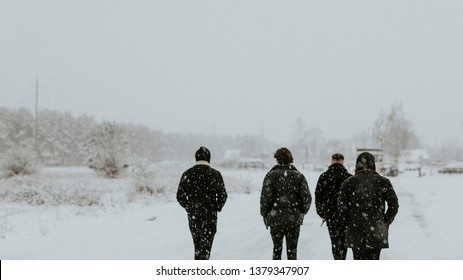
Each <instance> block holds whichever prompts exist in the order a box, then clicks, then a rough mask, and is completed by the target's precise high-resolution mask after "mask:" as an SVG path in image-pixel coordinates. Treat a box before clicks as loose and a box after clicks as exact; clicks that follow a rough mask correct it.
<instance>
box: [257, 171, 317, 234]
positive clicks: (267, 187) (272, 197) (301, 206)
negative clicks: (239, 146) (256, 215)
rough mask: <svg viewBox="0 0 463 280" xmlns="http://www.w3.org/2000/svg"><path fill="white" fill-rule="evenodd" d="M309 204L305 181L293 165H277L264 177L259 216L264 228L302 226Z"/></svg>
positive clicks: (310, 201) (310, 197)
mask: <svg viewBox="0 0 463 280" xmlns="http://www.w3.org/2000/svg"><path fill="white" fill-rule="evenodd" d="M311 203H312V196H311V195H310V191H309V186H308V184H307V180H306V179H305V177H304V175H303V174H302V173H300V172H299V171H298V170H297V169H296V167H294V166H293V165H290V164H288V165H276V166H274V167H273V168H272V169H271V170H270V171H269V172H268V173H267V175H266V176H265V179H264V182H263V186H262V192H261V196H260V214H261V215H262V216H263V218H264V222H265V224H266V225H267V226H276V225H302V223H303V220H304V215H305V214H307V212H308V211H309V208H310V205H311Z"/></svg>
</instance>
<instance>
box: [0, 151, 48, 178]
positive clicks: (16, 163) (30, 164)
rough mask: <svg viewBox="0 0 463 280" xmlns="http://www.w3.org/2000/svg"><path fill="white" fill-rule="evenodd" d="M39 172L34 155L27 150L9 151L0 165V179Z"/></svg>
mask: <svg viewBox="0 0 463 280" xmlns="http://www.w3.org/2000/svg"><path fill="white" fill-rule="evenodd" d="M38 170H39V165H38V163H37V160H36V158H35V153H34V152H32V151H30V150H27V149H21V148H18V149H11V150H9V151H7V152H6V153H5V155H4V157H3V159H2V160H1V163H0V177H2V178H11V177H14V176H24V175H33V174H35V173H37V172H38Z"/></svg>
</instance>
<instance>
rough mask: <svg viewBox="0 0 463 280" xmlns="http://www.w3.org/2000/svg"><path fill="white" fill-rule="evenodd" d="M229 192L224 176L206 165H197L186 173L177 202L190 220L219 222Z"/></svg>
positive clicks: (183, 176) (181, 180) (178, 191)
mask: <svg viewBox="0 0 463 280" xmlns="http://www.w3.org/2000/svg"><path fill="white" fill-rule="evenodd" d="M226 200H227V192H226V190H225V184H224V181H223V178H222V174H221V173H220V172H219V171H217V170H215V169H214V168H212V167H210V166H209V165H206V164H196V165H195V166H193V167H191V168H190V169H188V170H187V171H185V172H184V173H183V175H182V178H181V179H180V183H179V186H178V190H177V201H178V202H179V203H180V205H181V206H182V207H183V208H185V210H186V211H187V212H188V214H189V215H188V217H189V218H203V219H212V220H215V221H217V212H218V211H221V210H222V207H223V206H224V205H225V202H226Z"/></svg>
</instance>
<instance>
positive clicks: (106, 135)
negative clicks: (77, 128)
mask: <svg viewBox="0 0 463 280" xmlns="http://www.w3.org/2000/svg"><path fill="white" fill-rule="evenodd" d="M85 149H86V151H87V155H88V166H89V167H90V168H92V169H95V171H96V172H97V173H98V174H100V175H103V176H105V177H108V178H115V177H118V176H119V175H120V174H121V172H122V170H123V169H124V168H126V167H128V154H129V153H128V141H127V132H126V130H125V129H123V128H122V127H121V126H120V125H117V124H116V123H114V122H103V123H102V124H101V125H98V126H97V127H95V129H93V130H92V131H91V132H90V133H89V136H88V139H87V142H86V144H85Z"/></svg>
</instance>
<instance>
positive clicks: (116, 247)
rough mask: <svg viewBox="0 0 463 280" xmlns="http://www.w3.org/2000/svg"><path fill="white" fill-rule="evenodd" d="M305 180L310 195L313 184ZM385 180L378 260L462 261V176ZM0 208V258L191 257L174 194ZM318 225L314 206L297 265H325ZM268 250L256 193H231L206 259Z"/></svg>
mask: <svg viewBox="0 0 463 280" xmlns="http://www.w3.org/2000/svg"><path fill="white" fill-rule="evenodd" d="M309 176H310V177H308V178H309V184H310V186H311V192H312V194H313V191H314V184H315V183H314V180H316V178H315V176H314V175H309ZM259 178H260V177H259ZM258 181H259V180H257V182H258ZM392 182H393V185H394V187H395V189H396V192H397V194H398V196H399V203H400V209H399V214H398V216H397V217H396V220H395V222H394V223H393V224H392V226H391V229H390V246H391V248H390V249H387V250H383V253H382V259H397V260H405V259H430V260H436V259H459V260H461V259H463V250H462V249H461V245H460V244H461V242H460V237H461V236H462V235H463V219H461V214H460V213H461V212H462V208H463V207H462V206H461V202H460V200H461V197H462V194H463V183H462V182H463V176H443V175H435V176H429V177H423V178H417V177H415V176H409V177H407V176H400V177H397V178H393V179H392ZM255 184H257V183H255ZM0 208H1V209H0V210H1V213H6V211H3V210H7V211H9V212H14V214H13V215H0V233H1V235H0V259H77V260H80V259H110V260H112V259H135V260H156V259H158V260H162V259H167V260H177V259H185V260H188V259H191V258H192V255H193V244H192V240H191V236H190V233H189V230H188V223H187V216H186V212H185V211H184V210H183V209H182V208H181V207H180V206H179V205H178V204H177V202H176V201H175V199H174V196H173V195H172V196H171V197H170V198H169V199H167V200H166V201H164V202H158V203H156V204H154V205H144V204H133V205H129V206H123V207H118V208H101V207H100V208H98V207H97V208H79V207H70V206H60V207H56V206H55V207H51V206H49V207H37V206H35V207H33V206H22V207H20V206H17V205H1V206H0ZM13 208H17V209H13ZM320 223H321V220H320V219H319V218H318V217H317V216H316V214H315V209H314V204H313V205H312V208H311V209H310V211H309V214H308V215H307V216H306V219H305V222H304V225H303V226H302V228H301V236H300V239H299V259H314V260H330V259H331V251H330V244H329V238H328V232H327V228H326V225H323V227H320ZM271 251H272V242H271V238H270V234H269V232H268V231H267V230H266V229H265V227H264V225H263V222H262V219H261V217H260V215H259V192H258V191H255V190H254V189H253V191H252V192H251V194H242V193H230V194H229V199H228V201H227V204H226V206H225V207H224V209H223V211H222V212H221V213H219V224H218V232H217V234H216V238H215V240H214V246H213V251H212V257H211V259H216V260H246V259H253V260H267V259H270V258H271ZM351 258H352V255H351V252H350V251H349V253H348V259H351Z"/></svg>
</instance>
